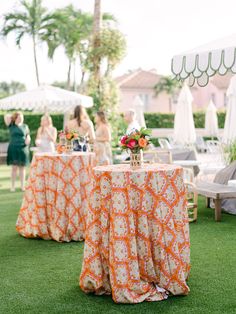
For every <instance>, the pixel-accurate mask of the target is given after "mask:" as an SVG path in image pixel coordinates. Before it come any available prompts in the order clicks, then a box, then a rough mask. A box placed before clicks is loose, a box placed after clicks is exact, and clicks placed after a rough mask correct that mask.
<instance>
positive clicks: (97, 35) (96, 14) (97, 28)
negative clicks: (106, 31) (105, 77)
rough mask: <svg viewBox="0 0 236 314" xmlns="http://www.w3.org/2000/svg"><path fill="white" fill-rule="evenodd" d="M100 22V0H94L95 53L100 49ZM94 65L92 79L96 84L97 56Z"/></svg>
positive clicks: (97, 75)
mask: <svg viewBox="0 0 236 314" xmlns="http://www.w3.org/2000/svg"><path fill="white" fill-rule="evenodd" d="M101 21H102V11H101V0H95V3H94V17H93V43H92V46H93V49H94V50H95V51H96V50H97V49H99V47H100V32H101ZM93 63H94V73H93V74H94V79H95V81H96V82H98V85H99V82H100V66H101V59H100V57H99V56H97V58H96V57H95V58H94V60H93Z"/></svg>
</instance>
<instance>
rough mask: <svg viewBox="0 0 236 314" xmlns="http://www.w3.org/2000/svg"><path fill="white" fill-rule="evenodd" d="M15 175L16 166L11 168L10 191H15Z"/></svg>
mask: <svg viewBox="0 0 236 314" xmlns="http://www.w3.org/2000/svg"><path fill="white" fill-rule="evenodd" d="M16 175H17V166H14V165H13V166H12V168H11V191H12V192H14V191H15V184H16Z"/></svg>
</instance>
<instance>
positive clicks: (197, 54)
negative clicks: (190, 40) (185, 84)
mask: <svg viewBox="0 0 236 314" xmlns="http://www.w3.org/2000/svg"><path fill="white" fill-rule="evenodd" d="M228 71H231V72H232V73H236V34H234V35H232V36H230V37H227V38H224V39H220V40H216V41H213V42H211V43H208V44H206V45H203V46H200V47H198V48H196V49H193V50H189V51H186V52H184V53H181V54H179V55H176V56H174V57H173V59H172V72H173V74H174V75H175V78H176V79H177V80H186V79H188V80H189V85H190V86H193V85H194V83H195V82H196V83H197V84H198V85H199V86H205V85H207V84H208V82H209V78H210V77H211V76H213V75H215V74H216V73H218V74H220V75H225V74H226V73H227V72H228Z"/></svg>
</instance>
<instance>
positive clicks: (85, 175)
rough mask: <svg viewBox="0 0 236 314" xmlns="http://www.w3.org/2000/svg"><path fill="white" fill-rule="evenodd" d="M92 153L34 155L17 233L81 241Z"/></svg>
mask: <svg viewBox="0 0 236 314" xmlns="http://www.w3.org/2000/svg"><path fill="white" fill-rule="evenodd" d="M92 166H93V153H76V154H61V155H59V154H47V153H44V154H35V155H34V157H33V160H32V163H31V168H30V175H29V179H28V183H27V188H26V191H25V194H24V198H23V202H22V206H21V209H20V213H19V216H18V219H17V223H16V229H17V231H18V232H19V233H20V234H21V235H22V236H24V237H26V238H36V237H39V238H43V239H45V240H49V239H53V240H56V241H58V242H62V241H65V242H69V241H72V240H73V241H81V240H83V239H84V232H85V227H86V220H85V218H86V214H87V209H88V198H89V194H90V192H91V187H92V181H91V179H92V175H91V172H92Z"/></svg>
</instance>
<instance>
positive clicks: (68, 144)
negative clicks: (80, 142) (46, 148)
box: [57, 130, 79, 153]
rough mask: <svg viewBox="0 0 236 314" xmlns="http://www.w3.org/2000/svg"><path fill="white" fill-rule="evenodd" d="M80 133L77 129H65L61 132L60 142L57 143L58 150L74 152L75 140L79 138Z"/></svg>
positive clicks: (59, 151)
mask: <svg viewBox="0 0 236 314" xmlns="http://www.w3.org/2000/svg"><path fill="white" fill-rule="evenodd" d="M78 137H79V134H78V133H77V132H75V131H68V130H65V131H64V130H63V131H60V132H59V144H58V145H57V152H58V153H64V152H72V151H73V145H74V143H73V142H74V140H75V139H78Z"/></svg>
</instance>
